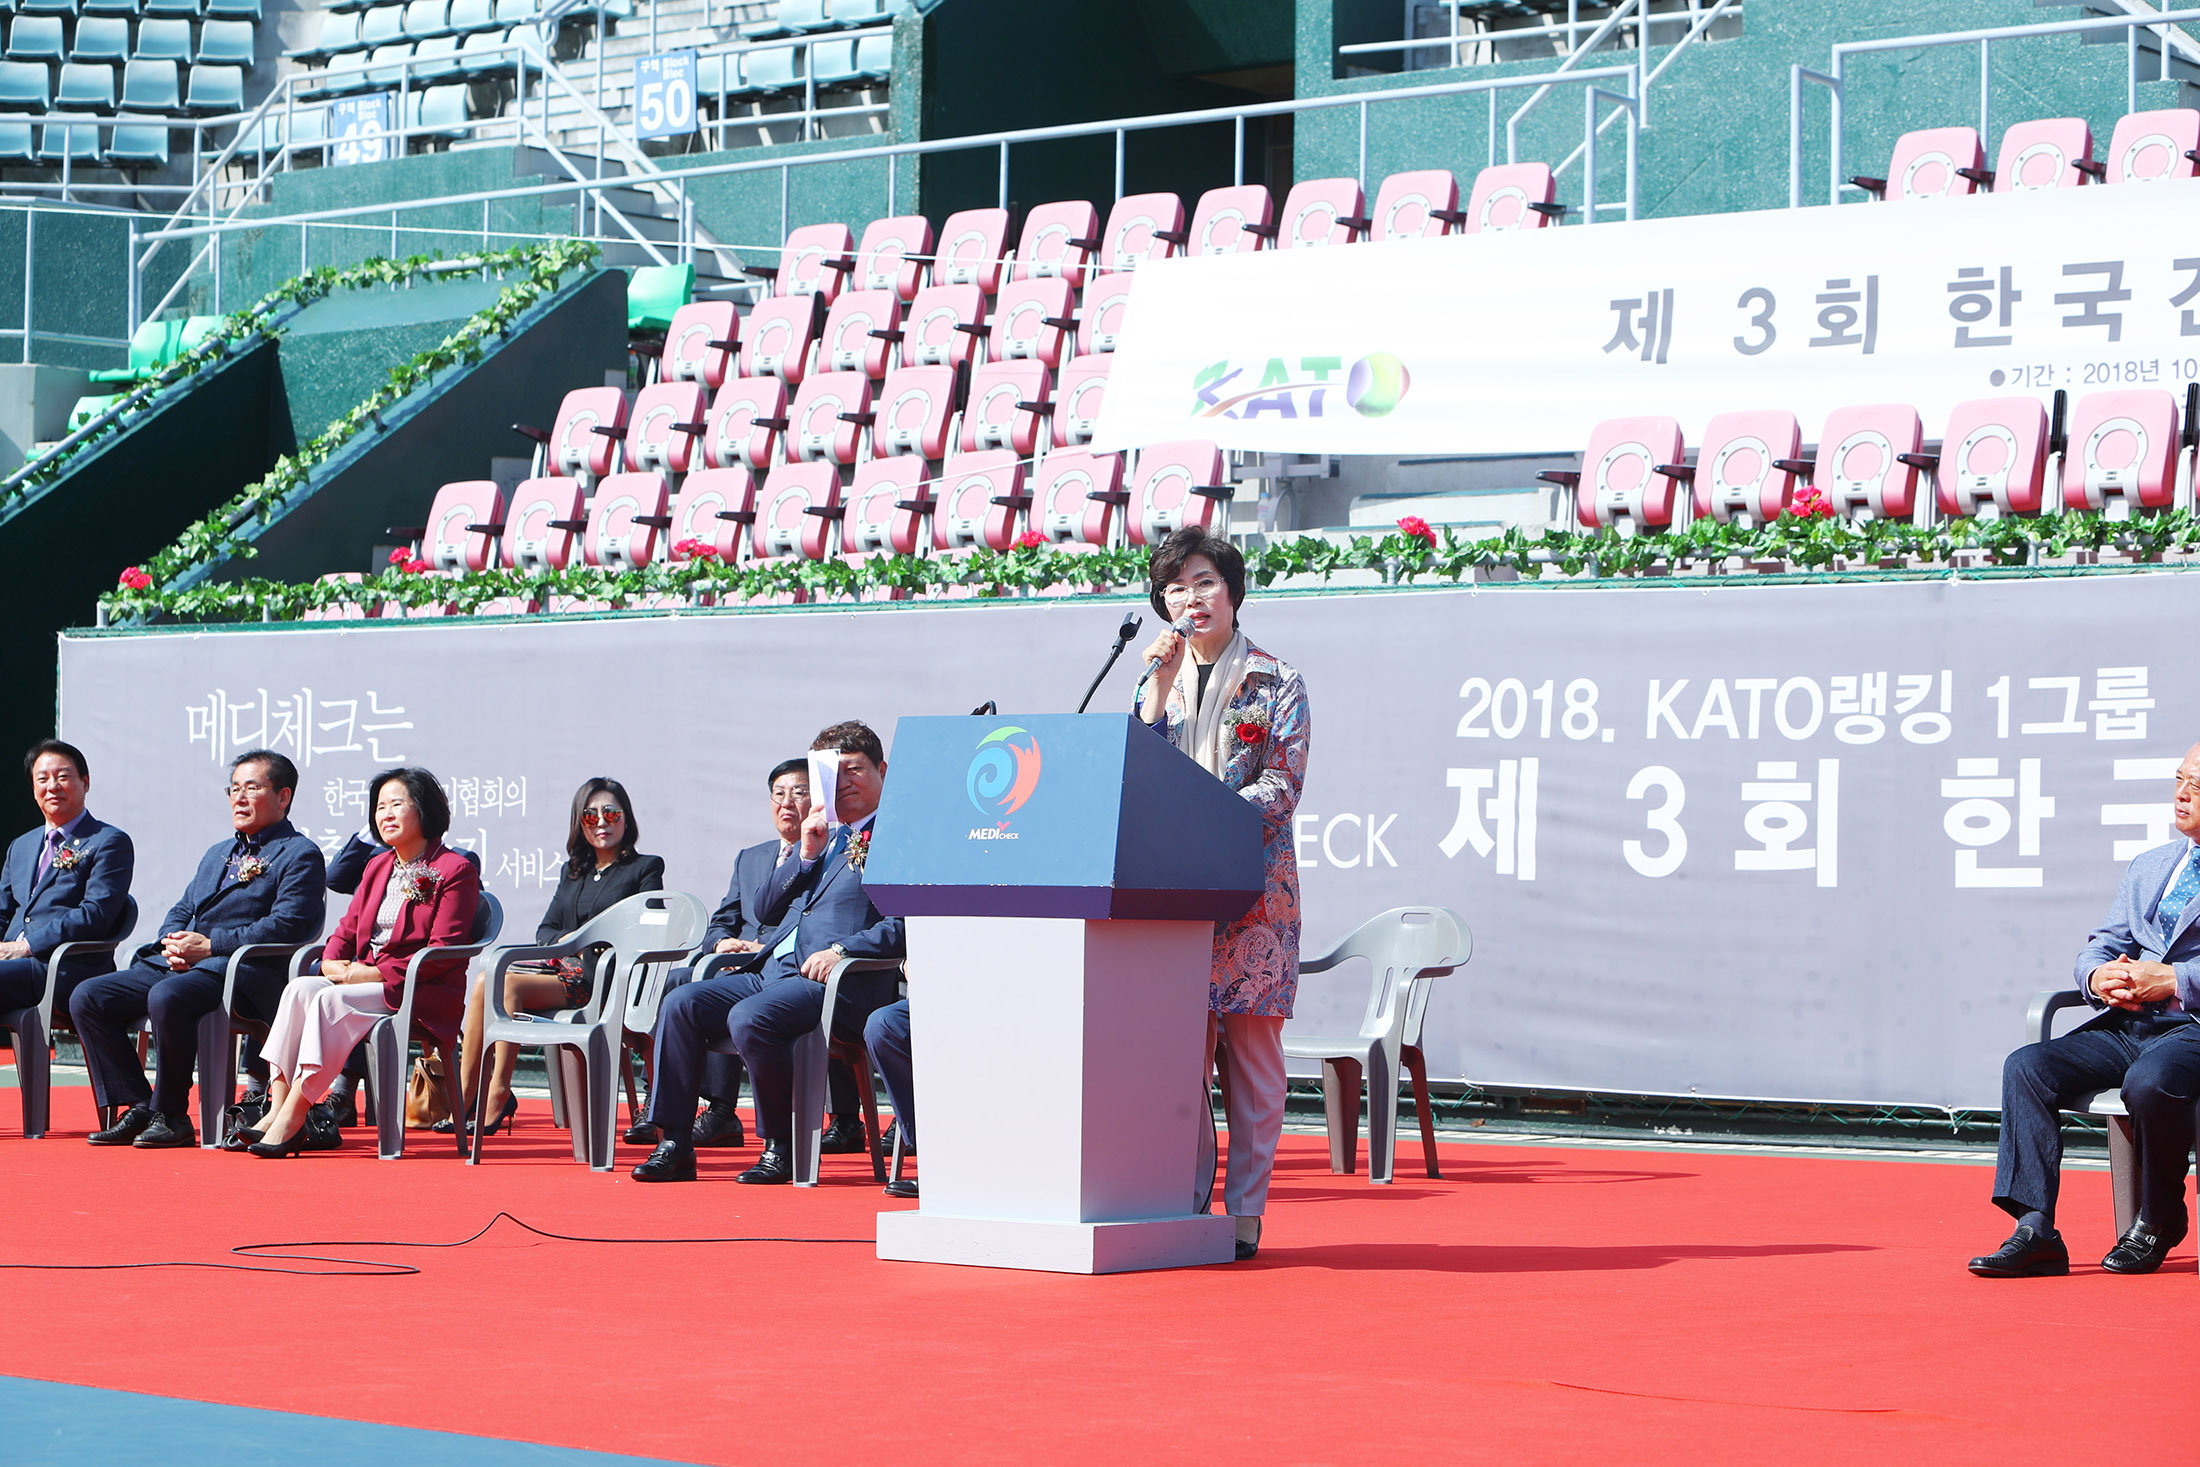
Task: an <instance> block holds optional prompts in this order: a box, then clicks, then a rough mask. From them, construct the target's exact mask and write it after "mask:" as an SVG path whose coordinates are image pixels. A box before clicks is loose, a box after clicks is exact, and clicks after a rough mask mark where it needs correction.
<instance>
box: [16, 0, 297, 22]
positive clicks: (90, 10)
mask: <svg viewBox="0 0 2200 1467" xmlns="http://www.w3.org/2000/svg"><path fill="white" fill-rule="evenodd" d="M0 14H4V15H37V16H53V17H57V18H59V19H63V20H67V19H71V18H73V17H75V16H79V15H85V16H91V15H100V16H121V17H123V18H125V19H135V18H136V17H138V16H141V15H142V16H145V17H147V18H148V19H159V20H185V21H190V20H201V19H205V20H258V19H260V18H261V9H260V0H204V3H201V0H5V3H0Z"/></svg>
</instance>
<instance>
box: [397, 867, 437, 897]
mask: <svg viewBox="0 0 2200 1467" xmlns="http://www.w3.org/2000/svg"><path fill="white" fill-rule="evenodd" d="M397 883H398V884H397V894H398V895H399V896H401V897H403V898H404V899H405V900H406V901H408V902H412V903H414V904H416V905H417V904H419V903H422V902H429V901H433V900H435V891H436V888H437V887H438V886H440V885H442V882H441V881H440V880H439V879H438V878H437V877H436V874H435V872H433V871H431V870H429V869H428V868H427V867H426V866H408V867H401V868H399V870H398V873H397Z"/></svg>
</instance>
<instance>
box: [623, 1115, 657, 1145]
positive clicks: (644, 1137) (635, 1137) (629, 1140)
mask: <svg viewBox="0 0 2200 1467" xmlns="http://www.w3.org/2000/svg"><path fill="white" fill-rule="evenodd" d="M664 1139H665V1137H664V1132H662V1131H660V1130H658V1129H657V1128H656V1127H655V1126H653V1125H651V1124H650V1123H649V1122H647V1121H636V1122H635V1123H634V1124H633V1125H631V1126H628V1127H627V1128H626V1130H625V1131H623V1132H621V1133H620V1135H619V1143H620V1144H621V1145H623V1146H655V1145H656V1144H657V1143H658V1142H659V1141H662V1140H664Z"/></svg>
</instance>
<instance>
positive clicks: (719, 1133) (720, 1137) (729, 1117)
mask: <svg viewBox="0 0 2200 1467" xmlns="http://www.w3.org/2000/svg"><path fill="white" fill-rule="evenodd" d="M695 1144H696V1145H697V1146H746V1145H748V1144H749V1136H748V1132H747V1131H745V1130H743V1129H742V1128H741V1112H739V1111H737V1110H735V1109H734V1108H733V1107H732V1106H730V1105H722V1104H720V1103H719V1102H717V1101H715V1100H714V1101H712V1102H711V1103H710V1104H709V1105H707V1106H705V1107H704V1108H703V1110H702V1111H701V1112H700V1113H699V1114H698V1115H697V1116H696V1117H695Z"/></svg>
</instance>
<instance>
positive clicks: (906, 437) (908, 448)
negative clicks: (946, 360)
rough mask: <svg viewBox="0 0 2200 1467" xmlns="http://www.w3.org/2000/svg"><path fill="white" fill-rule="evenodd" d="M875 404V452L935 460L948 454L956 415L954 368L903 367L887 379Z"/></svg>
mask: <svg viewBox="0 0 2200 1467" xmlns="http://www.w3.org/2000/svg"><path fill="white" fill-rule="evenodd" d="M871 405H872V410H873V411H874V412H876V413H877V415H878V416H877V418H876V419H875V420H874V421H873V422H872V424H871V452H873V453H874V454H877V455H878V456H879V457H880V458H886V457H888V456H903V455H906V456H909V457H914V458H919V459H930V460H932V461H933V462H935V463H937V462H938V461H939V460H941V459H943V458H945V457H947V433H948V427H949V424H950V423H951V422H952V421H953V419H954V416H955V369H954V368H953V367H903V368H901V369H899V370H898V371H896V372H894V373H893V374H892V375H890V376H889V377H888V378H887V379H886V381H885V383H884V385H882V386H881V387H880V388H879V390H878V394H877V396H875V397H873V398H872V399H871Z"/></svg>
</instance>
